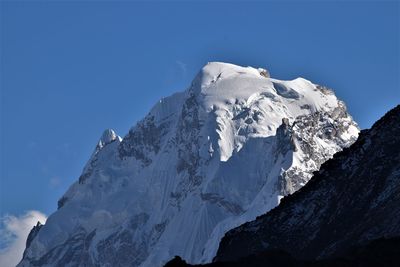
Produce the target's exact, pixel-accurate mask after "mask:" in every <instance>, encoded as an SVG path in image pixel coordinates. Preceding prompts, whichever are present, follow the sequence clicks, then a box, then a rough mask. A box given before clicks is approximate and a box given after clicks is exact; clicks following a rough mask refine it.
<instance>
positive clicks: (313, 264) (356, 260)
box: [165, 238, 400, 267]
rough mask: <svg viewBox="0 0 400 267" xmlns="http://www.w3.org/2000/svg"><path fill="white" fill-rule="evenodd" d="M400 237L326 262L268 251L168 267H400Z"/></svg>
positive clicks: (178, 261) (177, 260) (175, 261)
mask: <svg viewBox="0 0 400 267" xmlns="http://www.w3.org/2000/svg"><path fill="white" fill-rule="evenodd" d="M399 262H400V238H391V239H377V240H373V241H371V242H370V243H369V244H368V245H366V246H361V247H357V248H353V249H351V250H349V251H348V252H347V253H345V254H344V255H342V256H341V257H338V258H331V259H324V260H308V261H307V260H298V259H295V258H294V257H292V256H291V255H290V254H289V253H287V252H285V251H283V250H273V249H271V250H266V251H264V252H261V253H259V254H257V255H250V256H247V257H244V258H240V259H238V260H236V261H227V262H213V263H209V264H204V265H191V264H187V263H186V262H185V261H184V260H182V259H181V258H180V257H178V256H177V257H175V258H174V259H173V260H171V261H170V262H168V263H167V264H166V265H165V267H189V266H193V267H196V266H203V267H249V266H251V267H265V266H267V267H354V266H362V267H376V266H389V267H390V266H399Z"/></svg>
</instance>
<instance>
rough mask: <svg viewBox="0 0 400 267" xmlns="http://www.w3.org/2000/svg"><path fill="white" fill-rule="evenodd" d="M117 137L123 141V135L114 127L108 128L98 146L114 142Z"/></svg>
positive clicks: (100, 147) (101, 146)
mask: <svg viewBox="0 0 400 267" xmlns="http://www.w3.org/2000/svg"><path fill="white" fill-rule="evenodd" d="M116 139H119V141H121V137H120V136H118V135H117V134H116V133H115V131H114V130H113V129H106V130H104V132H103V134H102V135H101V137H100V140H99V142H98V144H97V148H99V149H102V148H103V147H104V146H105V145H107V144H109V143H112V142H113V141H115V140H116Z"/></svg>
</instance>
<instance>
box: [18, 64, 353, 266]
mask: <svg viewBox="0 0 400 267" xmlns="http://www.w3.org/2000/svg"><path fill="white" fill-rule="evenodd" d="M357 136H358V127H357V125H356V124H355V122H354V121H353V120H352V118H351V117H350V116H349V115H348V113H347V111H346V107H345V105H344V103H343V102H341V101H339V100H338V99H337V98H336V97H335V95H334V93H333V92H332V91H331V90H329V89H328V88H325V87H323V86H319V85H315V84H312V83H311V82H309V81H307V80H305V79H302V78H297V79H295V80H292V81H281V80H277V79H272V78H270V77H269V74H268V72H267V71H266V70H264V69H255V68H251V67H240V66H235V65H232V64H226V63H217V62H213V63H209V64H207V65H206V66H204V67H203V68H202V70H201V71H200V72H199V74H198V75H197V76H196V78H195V79H194V80H193V82H192V84H191V86H190V87H189V88H188V89H187V90H186V91H184V92H181V93H176V94H174V95H172V96H170V97H166V98H164V99H161V100H160V101H159V103H157V104H156V105H155V106H154V107H153V108H152V110H151V111H150V113H149V114H148V115H147V116H146V117H145V118H144V119H143V120H141V121H140V122H138V123H137V125H136V126H134V127H133V128H132V129H131V130H130V131H129V133H128V134H127V135H126V136H125V137H124V138H123V139H122V138H120V137H119V136H117V135H116V134H115V133H114V131H112V130H107V131H106V132H105V133H104V134H103V136H102V137H101V140H100V141H99V143H98V145H97V146H96V149H95V151H94V153H93V155H92V156H91V158H90V160H89V162H88V163H87V165H86V166H85V168H84V170H83V173H82V175H81V176H80V177H79V180H78V181H77V182H76V183H74V184H73V185H72V186H71V187H70V188H69V190H68V191H67V192H66V193H65V194H64V196H63V197H62V198H61V199H60V201H59V209H58V210H57V211H56V212H55V213H54V214H52V215H51V216H50V217H49V218H48V220H47V222H46V224H45V225H44V226H40V228H36V230H35V232H34V233H33V234H31V235H30V242H28V244H27V248H26V251H25V254H24V258H23V260H22V261H21V263H20V264H19V266H38V265H40V266H66V265H71V266H99V265H101V266H160V265H162V264H163V263H165V262H166V261H168V260H169V259H171V258H172V257H173V256H175V255H180V256H181V257H183V258H184V259H186V260H188V261H189V262H192V263H200V262H208V261H211V260H212V258H213V257H214V256H215V254H216V252H217V249H218V246H219V242H220V239H221V238H222V236H223V235H224V234H225V233H226V232H227V231H228V230H230V229H232V228H234V227H237V226H239V225H241V224H242V223H244V222H247V221H250V220H253V219H255V218H256V217H257V216H258V215H261V214H264V213H265V212H267V211H268V210H270V209H271V208H273V207H275V206H276V205H277V204H278V203H279V200H280V198H282V197H283V196H285V195H287V194H288V193H293V192H294V191H296V190H297V189H299V188H301V187H302V186H303V185H304V184H305V183H307V181H308V180H309V179H310V177H311V175H312V172H313V171H315V170H317V169H318V168H319V167H320V165H321V164H322V163H323V162H325V161H326V160H327V159H329V158H331V157H332V155H333V154H334V153H336V152H337V151H339V150H341V149H342V148H344V147H347V146H349V145H350V144H352V143H353V142H354V141H355V139H356V138H357ZM38 227H39V226H38Z"/></svg>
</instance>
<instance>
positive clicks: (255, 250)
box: [167, 106, 400, 266]
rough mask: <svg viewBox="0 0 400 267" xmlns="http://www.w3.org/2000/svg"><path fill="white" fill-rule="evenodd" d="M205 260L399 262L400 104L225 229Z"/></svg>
mask: <svg viewBox="0 0 400 267" xmlns="http://www.w3.org/2000/svg"><path fill="white" fill-rule="evenodd" d="M167 266H190V265H185V263H184V262H183V261H182V260H180V259H179V258H175V259H173V260H172V261H171V262H169V263H168V264H167ZM205 266H400V106H397V107H395V108H394V109H392V110H391V111H389V112H388V113H387V114H386V115H385V116H384V117H382V118H381V119H380V120H378V121H377V122H376V123H375V124H374V125H373V126H372V128H371V129H369V130H364V131H362V132H361V134H360V137H359V139H358V140H357V141H356V142H355V143H354V144H353V145H352V146H351V147H349V148H347V149H344V150H343V151H342V152H339V153H337V154H335V156H334V157H333V159H331V160H329V161H327V162H326V163H324V164H323V165H322V167H321V169H320V170H319V171H318V172H316V173H315V174H314V177H313V178H312V179H311V180H310V182H309V183H308V184H307V185H306V186H304V187H303V188H302V189H300V190H299V191H297V192H296V193H294V194H293V195H289V196H288V197H285V198H284V199H283V200H282V202H281V204H280V205H279V206H278V207H276V208H275V209H273V210H271V211H270V212H268V213H267V214H265V215H262V216H260V217H258V218H257V219H256V220H255V221H252V222H248V223H245V224H243V225H242V226H240V227H237V228H235V229H233V230H231V231H229V232H228V233H227V234H226V235H225V237H224V238H223V239H222V241H221V243H220V247H219V250H218V253H217V256H216V257H215V259H214V263H212V264H208V265H205Z"/></svg>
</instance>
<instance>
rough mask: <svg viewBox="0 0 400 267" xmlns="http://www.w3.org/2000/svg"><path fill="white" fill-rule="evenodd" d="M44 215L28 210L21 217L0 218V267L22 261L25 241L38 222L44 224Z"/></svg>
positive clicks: (9, 266)
mask: <svg viewBox="0 0 400 267" xmlns="http://www.w3.org/2000/svg"><path fill="white" fill-rule="evenodd" d="M46 219H47V218H46V215H44V214H43V213H41V212H39V211H36V210H30V211H27V212H26V213H25V214H23V215H21V216H18V217H16V216H13V215H6V216H4V217H2V218H0V242H1V243H0V245H1V246H0V266H2V267H11V266H15V265H17V264H18V262H19V261H20V260H21V259H22V254H23V252H24V249H25V244H26V239H27V237H28V234H29V232H30V231H31V229H32V227H33V226H35V225H36V223H37V222H38V221H39V222H41V223H42V224H44V223H45V222H46Z"/></svg>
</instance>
